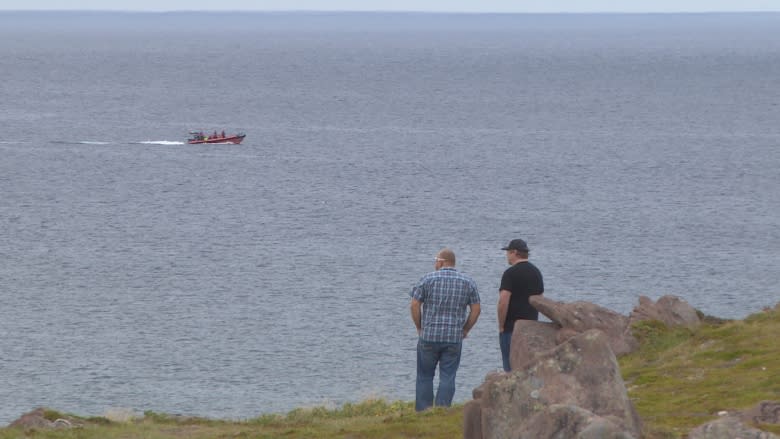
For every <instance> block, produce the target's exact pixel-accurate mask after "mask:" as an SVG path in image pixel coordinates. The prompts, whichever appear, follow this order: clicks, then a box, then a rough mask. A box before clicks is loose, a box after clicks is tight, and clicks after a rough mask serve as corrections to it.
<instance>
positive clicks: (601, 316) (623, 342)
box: [513, 295, 639, 355]
mask: <svg viewBox="0 0 780 439" xmlns="http://www.w3.org/2000/svg"><path fill="white" fill-rule="evenodd" d="M530 302H531V305H533V306H534V308H536V309H537V310H538V311H539V312H540V313H542V314H544V315H545V316H547V317H548V318H549V319H550V320H552V321H553V322H554V323H556V324H557V325H558V326H560V328H561V329H560V331H559V333H558V336H557V341H558V342H559V343H560V342H562V341H563V340H564V339H565V338H569V337H571V336H573V335H576V334H580V333H583V332H585V331H588V330H591V329H598V330H600V331H602V332H604V334H605V335H606V336H607V340H608V343H609V346H610V348H611V349H612V352H614V353H615V355H623V354H627V353H630V352H633V351H635V350H636V349H637V348H638V347H639V342H638V341H637V339H636V338H635V337H634V336H633V335H632V334H631V326H630V325H629V320H628V317H626V316H624V315H621V314H618V313H616V312H615V311H612V310H610V309H607V308H604V307H602V306H599V305H596V304H593V303H590V302H572V303H563V302H556V301H554V300H550V299H548V298H546V297H544V296H542V295H536V296H531V298H530ZM513 338H514V333H513Z"/></svg>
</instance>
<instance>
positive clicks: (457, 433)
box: [0, 307, 780, 439]
mask: <svg viewBox="0 0 780 439" xmlns="http://www.w3.org/2000/svg"><path fill="white" fill-rule="evenodd" d="M705 322H706V323H705V324H704V325H703V326H702V327H701V328H699V329H697V330H696V331H689V330H686V329H679V328H676V329H669V328H666V327H665V326H664V325H662V324H660V323H658V322H643V323H640V324H638V325H637V326H636V327H635V328H634V333H635V334H636V335H637V337H638V338H639V339H640V341H641V346H642V347H641V349H640V350H639V351H637V352H635V353H633V354H631V355H628V356H625V357H623V358H621V359H620V366H621V371H622V373H623V377H624V379H625V381H626V387H627V388H628V392H629V396H630V397H631V399H632V400H633V401H634V403H635V405H636V408H637V411H638V412H639V415H640V416H641V417H642V420H643V422H644V427H645V438H646V439H677V438H684V437H687V433H688V432H689V431H690V430H691V429H692V428H694V427H696V426H698V425H700V424H703V423H705V422H707V421H709V420H712V419H714V418H715V417H716V415H717V413H718V412H719V411H721V410H727V411H732V410H744V409H747V408H750V407H753V406H754V405H756V404H757V403H758V402H760V401H762V400H778V399H780V349H778V348H777V342H776V340H775V338H776V337H777V334H780V307H777V308H775V309H774V310H771V311H765V312H761V313H758V314H755V315H752V316H750V317H748V318H746V319H745V320H739V321H719V320H717V319H711V318H708V319H706V320H705ZM462 412H463V411H462V406H455V407H452V408H450V409H435V410H430V411H427V412H424V413H420V414H418V413H415V411H414V404H413V403H411V402H392V403H391V402H386V401H383V400H369V401H364V402H362V403H359V404H345V405H344V406H342V407H340V408H337V409H326V408H323V407H316V408H311V409H297V410H293V411H291V412H289V413H288V414H286V415H263V416H261V417H259V418H255V419H250V420H246V421H241V422H234V421H222V420H213V419H205V418H185V417H178V416H169V415H164V414H159V413H154V412H146V413H145V414H144V417H143V419H139V420H135V421H130V422H125V423H119V422H110V421H109V420H107V419H105V418H80V417H77V416H72V415H67V414H63V413H59V412H56V411H54V410H47V411H46V412H45V413H44V417H45V418H46V419H48V420H50V421H54V420H56V419H67V420H68V421H70V422H71V423H72V424H73V425H77V427H74V428H71V429H55V430H47V429H26V430H21V429H12V428H4V429H0V439H11V438H13V439H17V438H53V439H54V438H56V439H61V438H79V439H92V438H94V439H98V438H100V439H131V438H144V439H182V438H188V439H200V438H203V439H205V438H225V439H227V438H238V439H250V438H252V439H261V438H269V439H270V438H290V439H298V438H301V439H302V438H307V439H308V438H315V437H316V438H323V439H329V438H334V439H335V438H339V439H343V438H350V439H369V438H371V439H373V438H434V439H437V438H441V439H444V438H446V439H451V438H457V437H462V435H463V433H462V423H463V413H462ZM756 427H758V428H761V429H763V430H766V431H770V432H773V433H776V434H780V426H778V425H769V426H768V425H761V426H756Z"/></svg>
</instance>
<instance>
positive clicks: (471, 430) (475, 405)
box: [463, 400, 482, 439]
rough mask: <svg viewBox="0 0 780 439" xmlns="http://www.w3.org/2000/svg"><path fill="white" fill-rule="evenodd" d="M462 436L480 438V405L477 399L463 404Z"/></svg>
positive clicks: (472, 438) (471, 438) (473, 438)
mask: <svg viewBox="0 0 780 439" xmlns="http://www.w3.org/2000/svg"><path fill="white" fill-rule="evenodd" d="M463 437H464V438H470V439H482V407H481V406H480V404H479V401H477V400H471V401H469V402H467V403H466V404H465V405H464V406H463Z"/></svg>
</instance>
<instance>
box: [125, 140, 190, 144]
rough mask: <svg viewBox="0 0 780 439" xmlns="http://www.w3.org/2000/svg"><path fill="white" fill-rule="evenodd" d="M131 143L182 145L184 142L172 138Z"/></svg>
mask: <svg viewBox="0 0 780 439" xmlns="http://www.w3.org/2000/svg"><path fill="white" fill-rule="evenodd" d="M131 143H132V144H133V145H184V142H176V141H172V140H144V141H140V142H131Z"/></svg>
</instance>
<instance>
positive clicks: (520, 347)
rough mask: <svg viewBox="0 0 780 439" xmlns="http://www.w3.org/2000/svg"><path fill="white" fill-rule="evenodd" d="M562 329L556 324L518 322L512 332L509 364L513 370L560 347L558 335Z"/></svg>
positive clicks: (531, 321)
mask: <svg viewBox="0 0 780 439" xmlns="http://www.w3.org/2000/svg"><path fill="white" fill-rule="evenodd" d="M560 329H561V327H560V326H558V325H557V324H556V323H549V322H538V321H536V320H518V321H516V322H515V329H514V331H512V346H511V347H510V348H509V364H510V365H511V366H512V370H517V369H520V368H522V367H523V366H524V365H526V364H528V363H530V362H533V361H534V359H535V358H536V357H537V356H538V355H540V354H541V353H543V352H545V351H549V350H550V349H552V348H554V347H555V346H557V345H558V343H557V341H556V340H557V335H558V331H559V330H560Z"/></svg>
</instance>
